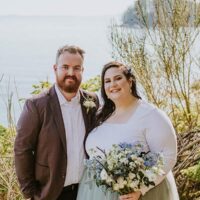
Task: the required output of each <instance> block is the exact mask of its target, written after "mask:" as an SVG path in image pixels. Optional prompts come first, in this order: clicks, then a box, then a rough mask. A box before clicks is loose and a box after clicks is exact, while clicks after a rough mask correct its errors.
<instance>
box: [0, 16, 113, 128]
mask: <svg viewBox="0 0 200 200" xmlns="http://www.w3.org/2000/svg"><path fill="white" fill-rule="evenodd" d="M111 20H112V17H110V16H98V17H96V16H95V17H68V16H59V17H33V16H29V17H25V16H1V17H0V80H1V77H2V76H3V79H2V81H1V82H0V124H3V125H5V126H7V111H6V107H7V99H8V95H9V93H10V92H12V91H13V101H12V102H13V111H14V114H13V116H14V119H15V121H17V119H18V117H19V114H20V112H21V108H20V106H19V104H18V101H17V98H27V97H29V96H30V93H31V92H32V91H33V88H32V85H33V84H37V83H39V81H44V80H46V79H47V77H48V80H49V81H50V82H52V83H53V82H54V73H53V68H52V66H53V64H54V61H55V55H56V51H57V49H58V48H59V47H61V46H63V45H65V44H75V45H78V46H80V47H81V48H83V49H84V50H85V51H86V54H85V62H84V63H85V64H84V66H85V71H84V78H83V81H84V80H87V79H89V78H92V77H94V76H95V75H98V74H100V71H101V68H102V66H103V65H104V64H105V63H106V62H108V61H110V60H111V44H110V42H109V25H110V24H111ZM16 89H17V95H16ZM17 96H18V97H17Z"/></svg>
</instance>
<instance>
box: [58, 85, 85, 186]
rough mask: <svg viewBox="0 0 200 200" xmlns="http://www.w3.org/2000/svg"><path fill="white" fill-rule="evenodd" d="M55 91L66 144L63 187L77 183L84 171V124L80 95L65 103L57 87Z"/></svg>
mask: <svg viewBox="0 0 200 200" xmlns="http://www.w3.org/2000/svg"><path fill="white" fill-rule="evenodd" d="M55 90H56V93H57V96H58V100H59V103H60V107H61V112H62V117H63V121H64V126H65V134H66V144H67V169H66V170H67V172H66V178H65V184H64V186H67V185H71V184H74V183H78V182H79V181H80V179H81V176H82V174H83V170H84V158H85V154H84V146H83V141H84V136H85V124H84V120H83V115H82V111H81V105H80V93H79V92H77V95H76V96H75V97H74V98H72V100H71V101H67V100H66V99H65V97H64V96H63V94H62V93H61V91H60V89H59V88H58V86H57V85H55Z"/></svg>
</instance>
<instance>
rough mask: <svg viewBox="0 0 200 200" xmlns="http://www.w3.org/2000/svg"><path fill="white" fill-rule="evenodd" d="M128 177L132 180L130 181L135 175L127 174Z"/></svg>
mask: <svg viewBox="0 0 200 200" xmlns="http://www.w3.org/2000/svg"><path fill="white" fill-rule="evenodd" d="M128 177H129V178H130V179H131V180H132V179H134V178H135V174H133V173H132V172H130V173H129V174H128Z"/></svg>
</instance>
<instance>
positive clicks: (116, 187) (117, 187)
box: [113, 183, 119, 191]
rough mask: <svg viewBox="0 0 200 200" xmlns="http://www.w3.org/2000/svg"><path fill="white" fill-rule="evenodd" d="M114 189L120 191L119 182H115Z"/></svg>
mask: <svg viewBox="0 0 200 200" xmlns="http://www.w3.org/2000/svg"><path fill="white" fill-rule="evenodd" d="M113 190H114V191H118V190H119V184H118V183H115V184H114V185H113Z"/></svg>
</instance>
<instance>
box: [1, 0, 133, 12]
mask: <svg viewBox="0 0 200 200" xmlns="http://www.w3.org/2000/svg"><path fill="white" fill-rule="evenodd" d="M133 2H134V0H0V15H53V16H54V15H67V16H74V15H75V16H96V15H119V14H122V13H123V12H124V10H126V8H127V7H128V6H129V5H131V4H133Z"/></svg>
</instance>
